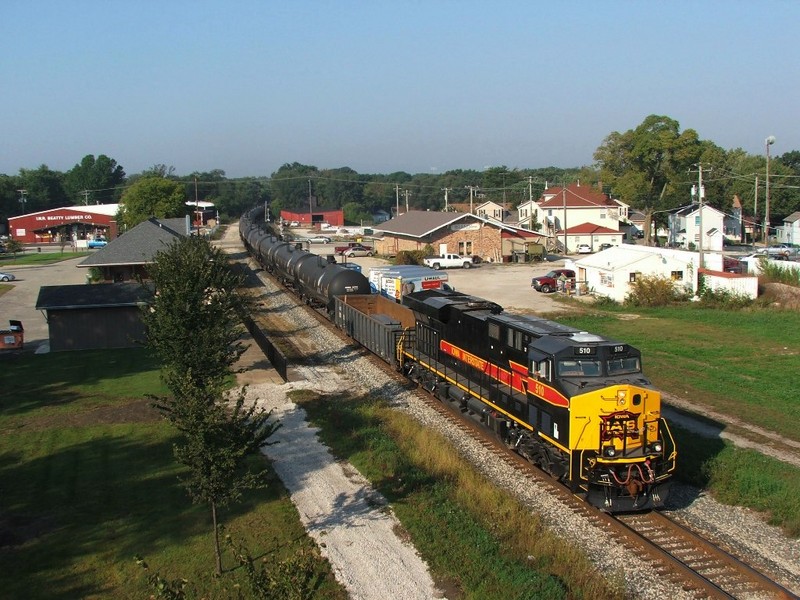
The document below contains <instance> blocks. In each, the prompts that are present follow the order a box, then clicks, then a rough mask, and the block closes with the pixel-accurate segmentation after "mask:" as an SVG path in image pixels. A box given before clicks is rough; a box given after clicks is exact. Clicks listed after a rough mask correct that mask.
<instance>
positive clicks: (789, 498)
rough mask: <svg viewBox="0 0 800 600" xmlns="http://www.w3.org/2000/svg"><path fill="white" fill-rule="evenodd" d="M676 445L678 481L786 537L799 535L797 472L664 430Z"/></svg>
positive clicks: (714, 441) (726, 445) (713, 441)
mask: <svg viewBox="0 0 800 600" xmlns="http://www.w3.org/2000/svg"><path fill="white" fill-rule="evenodd" d="M670 429H671V431H672V434H673V435H674V436H675V440H676V443H677V445H678V449H679V452H678V477H679V478H680V479H681V480H683V481H686V482H687V483H690V484H692V485H695V486H697V487H698V488H701V489H705V490H708V491H711V493H712V494H713V495H714V497H715V498H716V499H717V500H719V501H720V502H723V503H725V504H731V505H737V506H746V507H749V508H753V509H755V510H758V511H762V512H764V513H765V514H766V515H767V521H768V522H769V523H770V524H772V525H775V526H778V527H781V528H782V529H783V530H784V532H785V533H786V534H787V535H790V536H792V537H800V503H798V502H797V498H798V497H800V469H798V468H797V467H794V466H792V465H788V464H786V463H784V462H781V461H779V460H777V459H774V458H771V457H769V456H765V455H764V454H761V453H760V452H756V451H754V450H748V449H743V448H737V447H736V446H734V445H733V444H732V443H730V442H728V441H725V440H722V439H719V438H705V437H701V436H698V435H696V434H694V433H692V432H690V431H687V430H686V429H683V428H682V427H680V426H677V425H672V426H671V427H670Z"/></svg>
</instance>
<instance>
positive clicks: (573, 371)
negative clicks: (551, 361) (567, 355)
mask: <svg viewBox="0 0 800 600" xmlns="http://www.w3.org/2000/svg"><path fill="white" fill-rule="evenodd" d="M601 374H602V370H601V363H600V361H599V360H584V359H579V360H560V361H558V376H559V377H599V376H600V375H601Z"/></svg>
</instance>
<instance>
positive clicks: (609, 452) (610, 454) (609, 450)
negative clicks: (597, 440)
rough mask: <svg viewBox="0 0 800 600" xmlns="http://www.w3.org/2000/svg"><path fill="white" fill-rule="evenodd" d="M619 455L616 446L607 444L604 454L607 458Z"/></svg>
mask: <svg viewBox="0 0 800 600" xmlns="http://www.w3.org/2000/svg"><path fill="white" fill-rule="evenodd" d="M616 455H617V449H616V448H614V446H606V447H605V448H603V456H605V457H607V458H614V457H615V456H616Z"/></svg>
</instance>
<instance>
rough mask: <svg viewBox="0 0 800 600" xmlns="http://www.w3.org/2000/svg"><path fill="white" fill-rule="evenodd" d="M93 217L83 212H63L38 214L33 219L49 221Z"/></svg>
mask: <svg viewBox="0 0 800 600" xmlns="http://www.w3.org/2000/svg"><path fill="white" fill-rule="evenodd" d="M93 218H94V215H88V214H85V213H64V214H60V215H59V214H55V215H40V216H38V217H34V220H35V221H44V222H46V223H48V222H51V221H91V220H92V219H93Z"/></svg>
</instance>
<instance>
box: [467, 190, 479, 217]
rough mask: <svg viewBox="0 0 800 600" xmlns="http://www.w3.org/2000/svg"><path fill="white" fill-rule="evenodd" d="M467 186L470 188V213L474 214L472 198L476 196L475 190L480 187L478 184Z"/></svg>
mask: <svg viewBox="0 0 800 600" xmlns="http://www.w3.org/2000/svg"><path fill="white" fill-rule="evenodd" d="M464 187H465V188H467V189H469V214H472V200H473V198H475V190H477V189H478V186H476V185H465V186H464Z"/></svg>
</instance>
